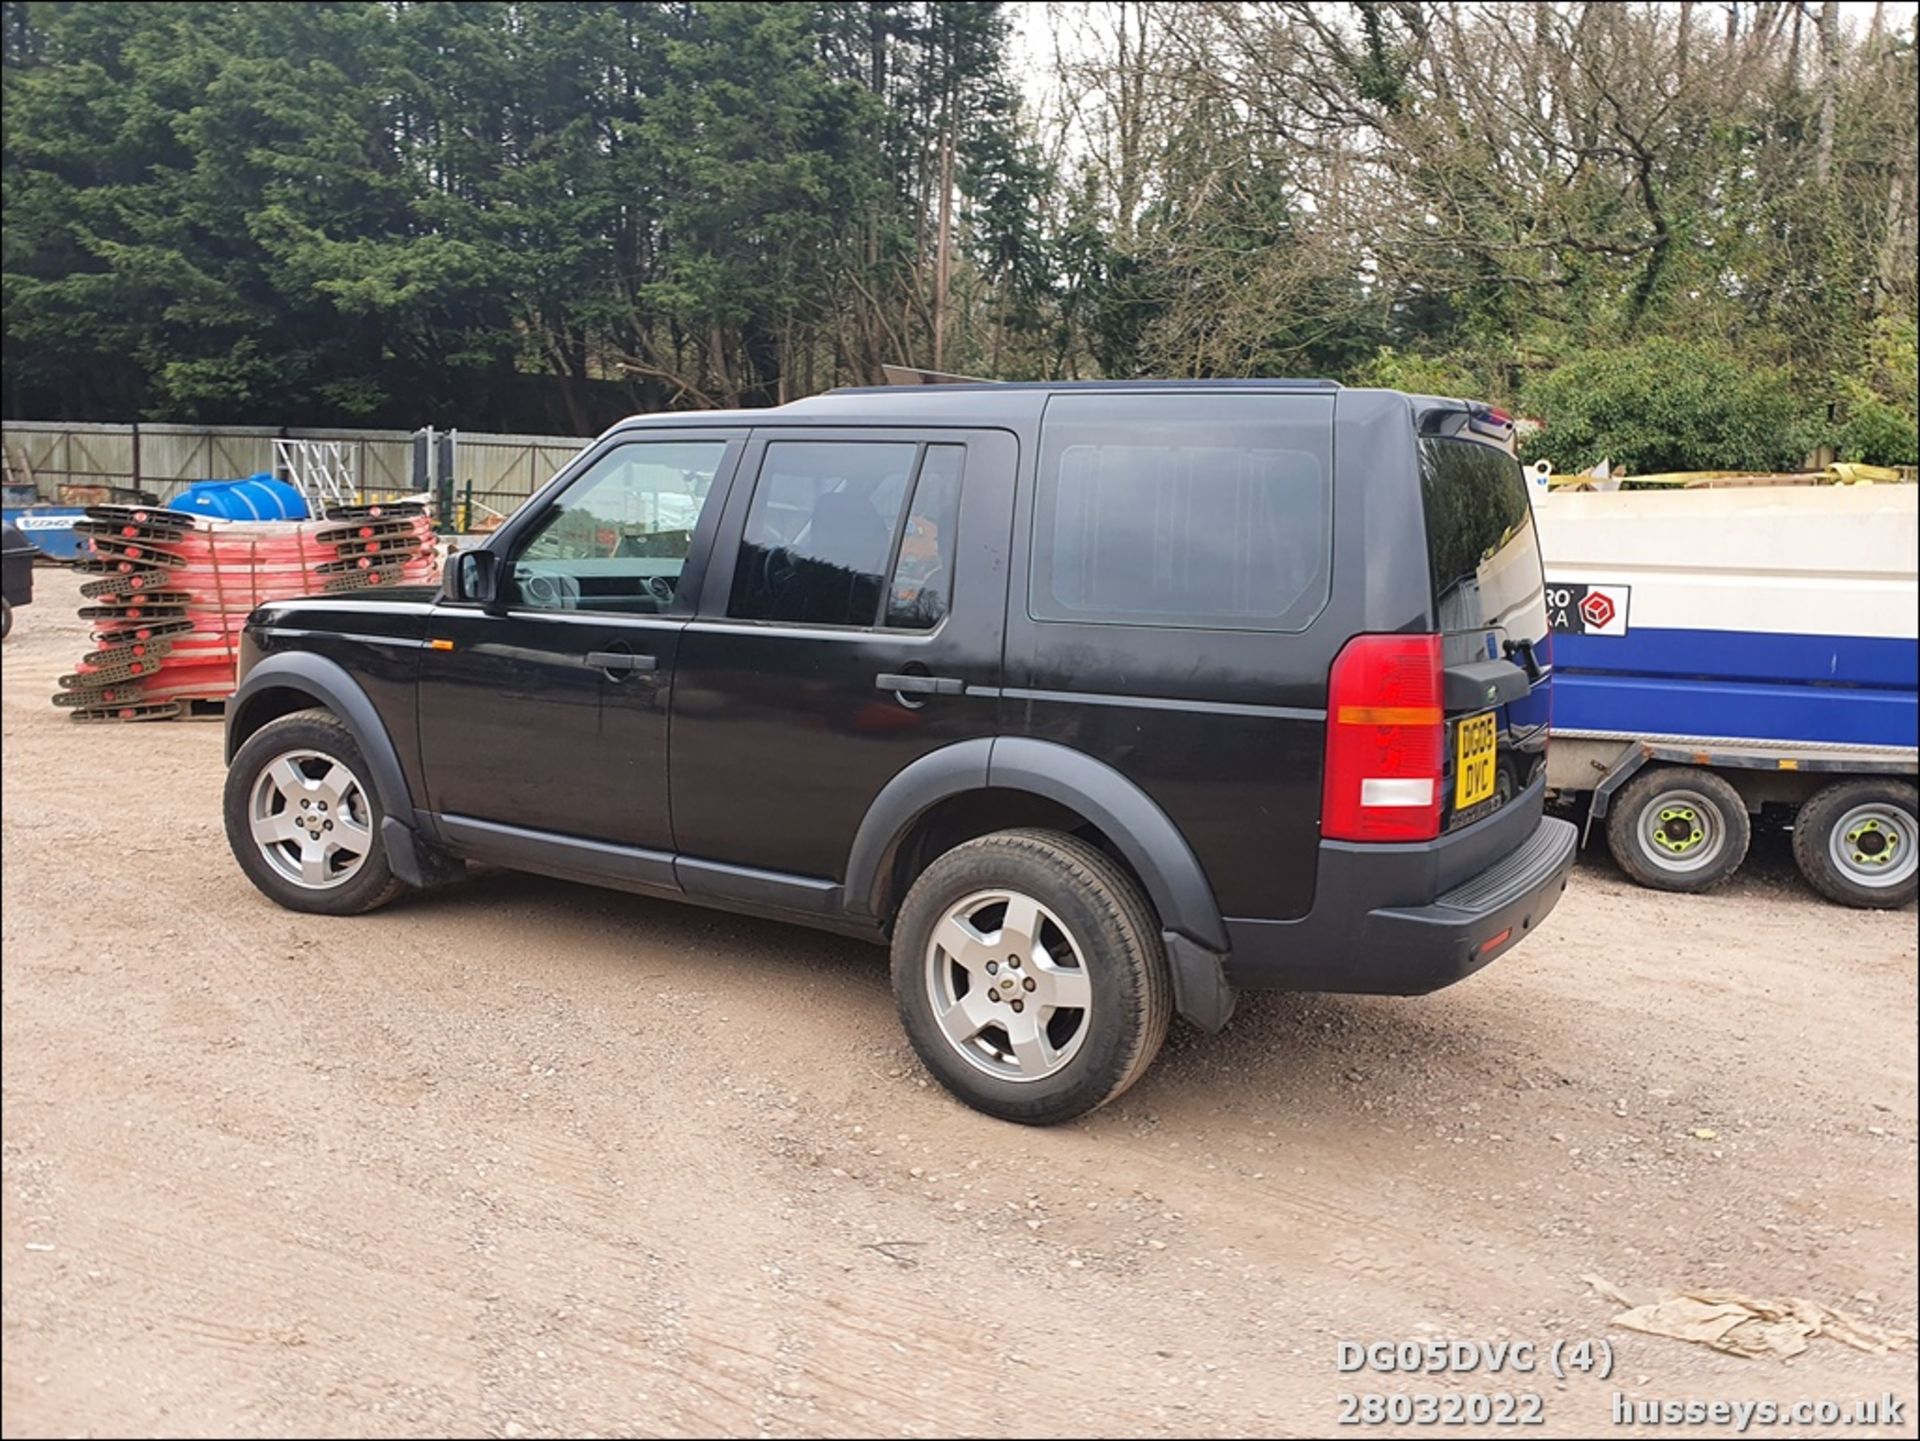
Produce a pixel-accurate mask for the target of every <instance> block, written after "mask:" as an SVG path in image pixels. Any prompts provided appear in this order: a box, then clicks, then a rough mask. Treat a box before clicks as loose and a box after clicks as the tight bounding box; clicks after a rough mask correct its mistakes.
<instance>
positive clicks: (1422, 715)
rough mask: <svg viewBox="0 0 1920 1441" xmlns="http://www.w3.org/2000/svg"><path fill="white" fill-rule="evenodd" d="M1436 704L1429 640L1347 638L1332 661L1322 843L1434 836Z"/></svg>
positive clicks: (1440, 733) (1441, 764)
mask: <svg viewBox="0 0 1920 1441" xmlns="http://www.w3.org/2000/svg"><path fill="white" fill-rule="evenodd" d="M1440 697H1441V680H1440V637H1439V636H1437V635H1360V636H1355V637H1354V638H1353V639H1352V640H1350V641H1348V642H1347V644H1346V646H1345V648H1343V649H1342V650H1341V652H1340V654H1339V655H1337V656H1335V657H1334V661H1333V674H1332V676H1331V678H1330V681H1329V684H1328V687H1327V768H1326V788H1325V791H1324V793H1323V795H1322V797H1321V804H1320V833H1321V834H1322V835H1324V836H1325V837H1327V838H1328V839H1329V840H1339V841H1426V840H1432V839H1433V838H1434V837H1435V836H1437V835H1439V834H1440V802H1441V789H1440V782H1441V779H1442V775H1443V772H1444V769H1445V745H1444V740H1445V734H1446V718H1445V714H1444V712H1443V710H1442V708H1441V700H1440Z"/></svg>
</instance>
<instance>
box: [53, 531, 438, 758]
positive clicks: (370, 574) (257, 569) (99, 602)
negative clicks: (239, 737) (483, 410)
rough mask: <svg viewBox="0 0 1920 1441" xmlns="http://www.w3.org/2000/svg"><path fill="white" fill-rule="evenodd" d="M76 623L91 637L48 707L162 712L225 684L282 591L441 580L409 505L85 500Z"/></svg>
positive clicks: (83, 715)
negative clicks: (233, 505)
mask: <svg viewBox="0 0 1920 1441" xmlns="http://www.w3.org/2000/svg"><path fill="white" fill-rule="evenodd" d="M74 529H75V530H76V531H77V532H79V533H80V535H81V536H83V537H84V538H85V540H86V543H87V546H86V550H85V551H84V552H83V554H82V556H81V559H80V560H79V562H78V566H79V569H81V570H83V571H86V572H89V573H91V575H92V577H93V578H92V579H91V580H89V581H87V582H86V583H85V584H84V585H82V586H81V587H80V593H81V595H82V596H84V597H85V598H86V604H84V605H82V606H81V607H80V615H81V618H82V619H84V620H87V621H90V622H92V624H93V640H92V644H91V646H90V647H89V649H88V650H87V653H86V654H85V655H83V656H82V657H81V658H80V664H79V665H78V667H76V668H75V670H74V671H73V673H72V674H71V675H64V676H62V677H61V678H60V689H59V691H58V692H57V693H56V694H55V695H54V697H53V703H54V704H55V705H57V706H64V707H67V708H69V709H71V710H72V712H73V718H74V719H75V720H84V721H108V720H167V719H170V718H172V717H174V716H178V715H184V714H187V713H188V712H189V710H190V709H191V708H192V705H193V703H194V702H195V701H218V700H225V699H226V698H227V696H229V695H231V694H232V693H233V687H234V667H235V663H236V662H237V661H238V659H239V652H240V631H241V628H242V627H243V626H244V625H245V624H246V619H247V614H248V612H250V611H251V610H253V608H254V607H255V606H258V605H260V604H262V603H263V602H266V601H270V600H284V599H286V598H288V597H289V596H297V595H315V594H320V593H324V592H328V591H349V590H363V589H365V588H367V587H368V586H378V585H401V584H406V583H413V582H421V581H427V582H431V581H432V580H434V579H435V578H437V576H438V573H439V557H438V550H437V549H436V546H435V541H434V533H433V523H432V521H430V520H429V519H428V518H427V515H426V509H425V507H424V506H422V505H420V504H419V503H417V502H398V503H395V504H391V505H360V506H336V507H334V508H333V509H330V510H329V511H328V512H327V518H326V519H325V520H297V521H295V520H277V521H237V520H235V521H230V520H214V519H210V518H208V517H206V516H198V515H186V514H182V513H181V512H179V511H170V510H159V509H154V508H150V507H146V506H124V505H96V506H89V507H88V509H87V513H86V517H85V519H83V520H78V521H75V522H74Z"/></svg>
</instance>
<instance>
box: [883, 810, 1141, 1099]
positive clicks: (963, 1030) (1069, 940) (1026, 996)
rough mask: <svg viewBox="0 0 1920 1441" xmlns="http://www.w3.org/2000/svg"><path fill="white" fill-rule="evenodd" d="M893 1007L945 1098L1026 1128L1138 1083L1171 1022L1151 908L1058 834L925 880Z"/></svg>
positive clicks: (904, 920) (990, 846)
mask: <svg viewBox="0 0 1920 1441" xmlns="http://www.w3.org/2000/svg"><path fill="white" fill-rule="evenodd" d="M893 992H894V997H895V999H896V1001H897V1002H898V1003H899V1007H900V1019H901V1023H902V1024H903V1025H904V1026H905V1027H906V1031H907V1037H908V1039H909V1040H911V1041H912V1042H913V1048H914V1050H915V1051H917V1052H918V1053H919V1055H920V1059H921V1060H922V1061H923V1062H925V1064H926V1067H927V1069H928V1070H929V1071H931V1072H933V1074H934V1076H935V1077H936V1078H938V1080H939V1081H940V1084H941V1085H943V1086H945V1087H946V1088H947V1089H948V1090H949V1091H951V1092H952V1093H953V1094H954V1095H955V1096H957V1097H959V1098H960V1099H961V1100H962V1101H965V1102H966V1103H967V1104H968V1105H969V1106H972V1107H974V1108H975V1109H976V1110H980V1111H985V1112H986V1113H987V1114H988V1115H990V1116H998V1117H1000V1118H1002V1119H1003V1120H1008V1121H1019V1122H1022V1123H1024V1124H1026V1125H1033V1126H1046V1125H1052V1124H1054V1123H1056V1122H1060V1121H1070V1120H1072V1119H1073V1118H1074V1117H1076V1116H1082V1115H1085V1114H1086V1113H1087V1112H1088V1111H1091V1110H1094V1109H1096V1108H1097V1107H1100V1106H1104V1105H1105V1104H1106V1103H1107V1102H1108V1101H1111V1100H1112V1099H1113V1098H1114V1097H1115V1096H1117V1095H1119V1094H1120V1093H1121V1092H1122V1091H1124V1090H1126V1089H1127V1087H1129V1086H1131V1085H1132V1084H1133V1083H1134V1082H1135V1081H1137V1080H1139V1079H1140V1077H1141V1075H1142V1074H1144V1073H1145V1071H1146V1069H1147V1067H1148V1065H1150V1064H1151V1063H1152V1061H1153V1058H1154V1057H1155V1056H1156V1055H1158V1054H1159V1051H1160V1044H1161V1042H1162V1041H1164V1040H1165V1039H1166V1034H1167V1023H1168V1020H1169V1018H1170V1017H1171V1016H1172V1014H1173V982H1172V978H1171V976H1170V975H1169V973H1168V970H1167V958H1166V954H1165V950H1164V948H1163V947H1162V944H1161V941H1160V928H1159V925H1158V923H1157V922H1156V921H1155V919H1154V914H1153V908H1152V906H1150V905H1149V904H1148V902H1147V899H1146V897H1145V896H1144V895H1143V894H1141V891H1140V888H1139V886H1138V885H1137V884H1135V882H1134V880H1133V878H1132V877H1131V876H1129V875H1128V874H1127V873H1126V872H1125V871H1124V870H1122V869H1121V868H1120V867H1119V866H1118V865H1116V864H1115V863H1114V862H1113V861H1112V860H1111V859H1110V858H1108V857H1107V856H1106V855H1104V854H1102V853H1101V852H1100V851H1099V850H1096V849H1095V848H1094V847H1093V846H1090V845H1088V844H1087V843H1085V842H1084V841H1080V840H1077V839H1075V838H1074V837H1072V836H1068V835H1063V834H1061V833H1059V832H1056V831H1001V832H998V833H997V834H994V835H990V836H982V837H981V838H980V839H978V840H972V841H968V842H966V843H965V844H964V845H960V846H956V847H954V848H953V849H952V850H950V851H948V852H947V853H946V854H945V855H943V856H941V857H940V858H939V859H938V860H936V861H934V863H933V864H932V865H930V866H928V867H927V869H926V870H925V871H924V872H923V873H922V874H921V876H920V878H919V879H918V880H917V881H915V882H914V884H913V889H912V890H910V891H909V892H908V893H907V899H906V902H905V904H904V905H902V906H901V908H900V914H899V917H898V918H897V921H896V923H895V926H894V933H893Z"/></svg>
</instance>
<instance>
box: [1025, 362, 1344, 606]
mask: <svg viewBox="0 0 1920 1441" xmlns="http://www.w3.org/2000/svg"><path fill="white" fill-rule="evenodd" d="M1332 421H1333V401H1332V400H1331V399H1330V398H1328V397H1325V396H1297V395H1271V394H1247V395H1217V394H1216V395H1208V394H1192V393H1187V394H1171V395H1168V394H1162V395H1154V394H1142V393H1139V392H1128V393H1121V394H1110V395H1061V396H1055V397H1054V398H1053V399H1052V400H1051V401H1049V402H1048V403H1047V412H1046V419H1045V421H1044V423H1043V425H1042V429H1041V435H1040V475H1039V480H1040V484H1039V490H1038V494H1037V497H1036V500H1035V505H1034V564H1033V575H1032V591H1031V596H1032V605H1031V613H1032V614H1033V615H1034V616H1035V617H1036V618H1037V619H1040V620H1074V621H1094V622H1100V623H1105V624H1109V625H1144V626H1177V627H1188V626H1192V627H1204V628H1209V629H1234V630H1301V629H1304V628H1305V627H1306V626H1307V624H1308V623H1309V622H1310V621H1312V619H1313V617H1314V616H1315V615H1317V614H1318V613H1319V611H1320V608H1321V607H1322V606H1323V605H1325V604H1326V599H1327V581H1328V574H1329V562H1330V555H1331V540H1332V526H1333V504H1332V491H1331V485H1330V478H1331V475H1332V469H1333V467H1332V456H1331V442H1332V430H1333V426H1332Z"/></svg>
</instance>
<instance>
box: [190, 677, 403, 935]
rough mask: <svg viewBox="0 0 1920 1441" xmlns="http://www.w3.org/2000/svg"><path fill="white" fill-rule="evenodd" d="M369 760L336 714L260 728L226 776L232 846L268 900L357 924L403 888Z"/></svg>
mask: <svg viewBox="0 0 1920 1441" xmlns="http://www.w3.org/2000/svg"><path fill="white" fill-rule="evenodd" d="M368 776H369V772H368V769H367V761H366V757H365V756H363V755H362V754H361V753H360V747H359V745H358V744H356V743H355V741H354V739H353V736H352V734H351V733H350V732H349V731H348V730H347V728H346V727H345V726H344V725H342V724H341V723H340V721H339V720H338V719H337V718H336V717H335V716H334V715H333V713H332V712H330V711H324V710H303V711H296V712H295V713H294V714H292V715H288V716H282V717H281V718H280V719H279V720H276V721H272V722H270V723H269V724H267V725H264V726H262V727H261V728H260V729H259V730H258V731H257V732H255V733H254V735H253V736H251V737H250V738H249V739H248V741H247V743H246V744H245V745H243V746H241V747H240V753H239V754H238V755H236V756H235V757H234V758H233V764H232V765H231V766H229V767H228V768H227V788H226V802H225V812H226V823H227V844H228V845H230V846H231V847H232V848H233V855H234V859H235V860H237V861H239V862H240V869H241V870H243V871H245V872H246V873H247V879H248V880H250V881H252V882H253V883H254V885H255V886H256V887H258V888H259V890H260V891H261V893H262V894H264V895H265V896H266V897H267V898H268V899H269V900H272V901H275V902H277V903H278V904H280V905H282V906H285V907H286V908H287V909H288V910H290V911H307V912H310V913H312V914H315V915H322V916H357V915H359V914H360V913H362V912H363V911H370V910H373V909H374V908H375V907H376V906H383V905H385V904H386V903H387V902H388V901H390V900H392V899H393V898H394V897H395V896H397V895H399V894H400V892H401V891H403V890H405V889H406V886H405V885H404V884H403V883H402V882H400V881H398V880H396V879H394V875H393V872H392V871H390V870H389V869H388V868H387V848H386V846H385V844H384V843H383V842H382V841H381V839H380V818H381V811H380V803H379V801H378V800H377V799H376V798H375V796H374V792H373V786H372V783H371V782H370V781H369V779H368Z"/></svg>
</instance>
